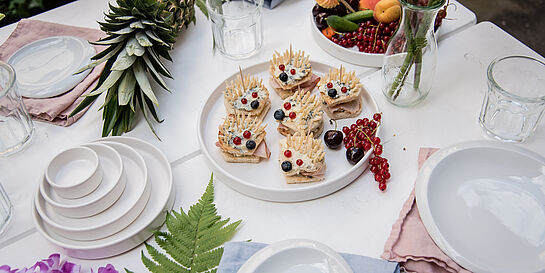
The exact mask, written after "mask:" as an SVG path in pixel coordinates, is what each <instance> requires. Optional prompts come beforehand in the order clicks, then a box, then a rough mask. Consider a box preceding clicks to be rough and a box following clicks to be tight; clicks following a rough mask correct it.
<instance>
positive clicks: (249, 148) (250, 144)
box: [246, 140, 255, 150]
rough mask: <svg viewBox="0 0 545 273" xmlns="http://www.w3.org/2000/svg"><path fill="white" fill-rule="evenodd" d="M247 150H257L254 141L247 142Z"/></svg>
mask: <svg viewBox="0 0 545 273" xmlns="http://www.w3.org/2000/svg"><path fill="white" fill-rule="evenodd" d="M246 148H248V150H253V149H255V141H253V140H248V141H246Z"/></svg>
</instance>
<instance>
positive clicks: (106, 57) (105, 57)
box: [74, 44, 123, 74]
mask: <svg viewBox="0 0 545 273" xmlns="http://www.w3.org/2000/svg"><path fill="white" fill-rule="evenodd" d="M112 47H113V46H112ZM122 47H123V45H122V44H119V45H117V46H116V47H115V48H114V49H113V50H112V51H110V52H109V53H108V54H106V55H105V56H103V57H102V58H100V59H99V60H96V61H94V62H92V63H90V64H88V65H86V66H84V67H82V68H80V70H78V71H76V73H74V74H79V73H81V72H83V71H85V70H87V69H91V68H93V67H95V66H97V65H99V64H101V63H103V62H105V61H107V60H108V59H110V58H111V57H113V56H114V55H115V54H116V53H117V52H118V51H119V50H120V49H121V48H122ZM101 53H102V52H101ZM101 53H98V54H97V55H95V57H96V56H98V55H99V54H101Z"/></svg>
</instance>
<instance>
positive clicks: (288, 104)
mask: <svg viewBox="0 0 545 273" xmlns="http://www.w3.org/2000/svg"><path fill="white" fill-rule="evenodd" d="M284 109H286V110H290V109H291V104H290V103H289V102H286V103H284Z"/></svg>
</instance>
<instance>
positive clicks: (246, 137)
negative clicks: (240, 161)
mask: <svg viewBox="0 0 545 273" xmlns="http://www.w3.org/2000/svg"><path fill="white" fill-rule="evenodd" d="M242 136H243V137H244V138H245V139H248V138H250V137H251V136H252V133H251V132H250V131H244V133H242Z"/></svg>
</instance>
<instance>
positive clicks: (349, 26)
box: [310, 0, 446, 67]
mask: <svg viewBox="0 0 545 273" xmlns="http://www.w3.org/2000/svg"><path fill="white" fill-rule="evenodd" d="M401 12H402V10H401V5H400V3H399V1H398V0H359V1H358V0H317V1H316V5H315V6H314V7H313V8H312V13H311V15H310V20H311V24H310V26H311V27H310V28H311V32H312V36H313V37H314V40H315V41H316V43H317V44H318V45H319V46H320V47H321V48H322V49H323V50H325V51H326V52H327V53H329V54H330V55H332V56H334V57H336V58H338V59H340V60H342V61H345V62H348V63H352V64H355V65H362V66H372V67H381V66H382V62H383V58H384V52H386V48H387V46H388V42H389V41H390V38H391V37H392V36H393V35H394V34H395V32H396V30H397V28H398V25H399V22H400V18H401ZM445 15H446V14H440V15H438V16H437V19H436V22H435V24H436V28H437V27H438V26H439V25H440V24H441V21H442V19H443V18H444V17H445Z"/></svg>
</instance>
